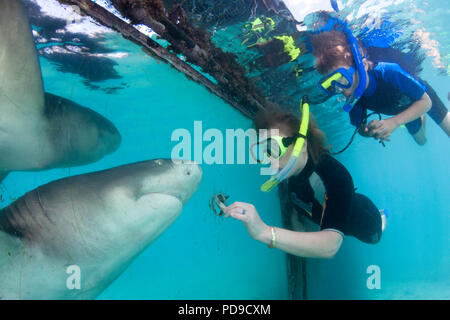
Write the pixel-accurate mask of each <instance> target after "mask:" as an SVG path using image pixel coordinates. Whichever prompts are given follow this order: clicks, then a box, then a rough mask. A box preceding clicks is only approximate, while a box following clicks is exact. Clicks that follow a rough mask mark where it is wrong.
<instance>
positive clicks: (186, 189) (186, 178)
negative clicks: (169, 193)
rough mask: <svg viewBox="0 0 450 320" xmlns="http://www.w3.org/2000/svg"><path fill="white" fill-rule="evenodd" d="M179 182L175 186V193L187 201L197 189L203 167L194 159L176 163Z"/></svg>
mask: <svg viewBox="0 0 450 320" xmlns="http://www.w3.org/2000/svg"><path fill="white" fill-rule="evenodd" d="M175 168H176V171H177V177H178V178H177V179H178V183H177V184H176V187H175V188H174V195H175V196H176V197H177V198H178V199H180V201H181V202H183V204H184V203H186V202H187V201H188V200H189V199H190V198H191V197H192V195H193V194H194V192H195V191H196V190H197V188H198V186H199V184H200V181H201V180H202V176H203V171H202V169H201V167H200V166H199V165H198V164H197V163H195V162H193V161H185V160H183V161H180V162H178V164H175Z"/></svg>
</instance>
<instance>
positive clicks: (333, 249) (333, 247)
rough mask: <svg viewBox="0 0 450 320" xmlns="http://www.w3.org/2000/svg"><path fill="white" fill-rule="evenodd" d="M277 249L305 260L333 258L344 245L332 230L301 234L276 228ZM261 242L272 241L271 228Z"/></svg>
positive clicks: (268, 228)
mask: <svg viewBox="0 0 450 320" xmlns="http://www.w3.org/2000/svg"><path fill="white" fill-rule="evenodd" d="M274 231H275V238H276V241H275V248H277V249H280V250H282V251H285V252H287V253H290V254H293V255H296V256H300V257H305V258H333V257H334V255H335V254H336V253H337V252H338V250H339V248H340V247H341V244H342V239H343V238H342V236H341V235H340V234H339V233H337V232H335V231H331V230H322V231H316V232H300V231H291V230H287V229H281V228H274ZM256 240H259V241H261V242H263V243H265V244H267V245H268V244H270V243H271V241H272V230H271V227H267V229H266V231H265V232H264V234H263V235H261V238H260V239H256Z"/></svg>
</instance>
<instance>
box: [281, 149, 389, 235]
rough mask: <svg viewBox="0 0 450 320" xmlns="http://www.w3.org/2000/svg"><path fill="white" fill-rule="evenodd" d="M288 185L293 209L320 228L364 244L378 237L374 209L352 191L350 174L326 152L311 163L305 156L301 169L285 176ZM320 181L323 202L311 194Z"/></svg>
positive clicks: (376, 213) (365, 199) (379, 232)
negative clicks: (323, 193) (324, 197)
mask: <svg viewBox="0 0 450 320" xmlns="http://www.w3.org/2000/svg"><path fill="white" fill-rule="evenodd" d="M288 184H289V193H290V194H289V196H290V199H291V201H292V203H293V204H294V206H295V208H296V210H297V211H298V212H299V213H300V214H304V215H306V217H308V218H309V219H311V220H312V221H313V222H315V223H316V224H318V225H319V226H320V229H321V230H333V231H336V232H338V233H340V234H341V235H351V236H354V237H356V238H357V239H359V240H361V241H363V242H366V243H377V242H378V241H379V240H380V238H381V234H382V231H381V215H380V212H379V211H378V208H377V207H376V206H375V205H374V204H373V202H372V201H371V200H370V199H369V198H367V197H366V196H364V195H362V194H359V193H355V189H354V185H353V180H352V177H351V175H350V173H349V172H348V171H347V169H346V168H345V167H344V166H343V165H342V164H341V163H340V162H339V161H337V160H336V159H334V158H333V157H332V156H330V155H329V154H328V153H325V154H323V155H322V156H321V157H320V159H319V161H318V163H317V164H316V165H315V166H314V164H313V162H312V160H311V159H309V160H308V162H307V164H306V166H305V169H303V171H302V172H301V173H300V174H298V175H296V176H294V177H291V178H289V180H288ZM312 184H314V188H313V186H312ZM320 184H323V187H324V188H325V192H326V200H325V201H324V199H318V198H317V197H318V195H317V194H316V195H315V191H317V190H318V188H317V186H318V185H320Z"/></svg>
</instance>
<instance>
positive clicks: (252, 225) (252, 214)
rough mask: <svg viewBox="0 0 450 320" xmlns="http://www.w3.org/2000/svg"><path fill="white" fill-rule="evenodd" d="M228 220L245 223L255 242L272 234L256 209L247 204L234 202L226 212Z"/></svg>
mask: <svg viewBox="0 0 450 320" xmlns="http://www.w3.org/2000/svg"><path fill="white" fill-rule="evenodd" d="M224 212H225V216H226V217H227V218H229V217H233V218H235V219H237V220H240V221H242V222H243V223H244V225H245V227H246V228H247V230H248V233H249V234H250V236H251V237H252V238H253V239H255V240H261V239H262V238H263V235H264V234H266V233H267V232H270V227H269V226H268V225H266V224H265V223H264V222H263V221H262V220H261V218H260V216H259V214H258V212H257V211H256V208H255V207H254V206H253V205H252V204H250V203H245V202H234V203H233V204H231V205H229V206H228V207H226V208H225V210H224Z"/></svg>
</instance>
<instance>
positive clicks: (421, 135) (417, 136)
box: [411, 114, 427, 146]
mask: <svg viewBox="0 0 450 320" xmlns="http://www.w3.org/2000/svg"><path fill="white" fill-rule="evenodd" d="M420 119H421V122H422V125H421V127H420V129H419V131H417V132H416V133H414V134H411V135H412V136H413V138H414V140H415V141H416V142H417V144H418V145H419V146H423V145H424V144H425V143H426V142H427V137H426V134H425V122H426V120H425V115H424V114H423V115H421V116H420Z"/></svg>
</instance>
